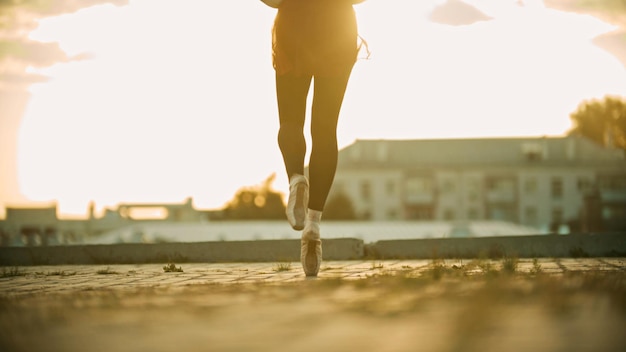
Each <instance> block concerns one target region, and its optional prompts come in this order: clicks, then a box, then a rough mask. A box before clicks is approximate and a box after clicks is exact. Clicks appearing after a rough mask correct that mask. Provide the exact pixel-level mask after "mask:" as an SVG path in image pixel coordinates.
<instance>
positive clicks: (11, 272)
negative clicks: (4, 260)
mask: <svg viewBox="0 0 626 352" xmlns="http://www.w3.org/2000/svg"><path fill="white" fill-rule="evenodd" d="M24 275H26V273H24V272H22V271H20V269H19V268H18V267H13V268H2V273H0V277H16V276H24Z"/></svg>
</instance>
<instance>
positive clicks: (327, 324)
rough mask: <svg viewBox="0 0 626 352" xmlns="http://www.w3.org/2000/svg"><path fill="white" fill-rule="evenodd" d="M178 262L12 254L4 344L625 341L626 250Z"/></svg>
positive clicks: (620, 344) (211, 347) (181, 346)
mask: <svg viewBox="0 0 626 352" xmlns="http://www.w3.org/2000/svg"><path fill="white" fill-rule="evenodd" d="M176 267H180V268H181V269H182V270H183V271H182V272H165V271H164V264H136V265H135V264H131V265H62V266H22V267H3V268H0V270H1V272H0V273H1V274H2V275H1V276H0V350H2V351H44V352H45V351H70V352H71V351H84V350H85V349H86V348H88V349H89V350H90V351H107V352H110V351H112V350H114V351H192V352H193V351H319V350H327V351H354V350H363V351H417V350H425V351H528V350H538V351H565V350H575V351H620V352H621V351H624V350H626V335H625V334H624V333H623V332H624V331H626V258H519V259H517V258H514V259H511V258H508V259H502V260H489V259H439V260H420V259H416V260H356V261H349V260H345V261H326V262H324V263H323V265H322V268H321V271H320V275H319V277H318V278H306V277H305V276H304V274H303V273H302V270H301V268H300V264H299V263H297V262H265V263H181V264H176ZM86 346H87V347H86Z"/></svg>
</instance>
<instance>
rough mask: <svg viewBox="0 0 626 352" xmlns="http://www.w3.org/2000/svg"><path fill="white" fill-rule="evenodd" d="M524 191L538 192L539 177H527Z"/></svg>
mask: <svg viewBox="0 0 626 352" xmlns="http://www.w3.org/2000/svg"><path fill="white" fill-rule="evenodd" d="M524 193H526V194H535V193H537V179H536V178H534V177H533V178H527V179H526V180H525V181H524Z"/></svg>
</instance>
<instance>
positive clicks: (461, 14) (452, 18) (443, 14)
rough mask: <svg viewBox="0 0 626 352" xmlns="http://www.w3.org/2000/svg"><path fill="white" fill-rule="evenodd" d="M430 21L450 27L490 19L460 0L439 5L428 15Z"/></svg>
mask: <svg viewBox="0 0 626 352" xmlns="http://www.w3.org/2000/svg"><path fill="white" fill-rule="evenodd" d="M430 20H431V21H433V22H435V23H440V24H447V25H451V26H466V25H471V24H474V23H476V22H481V21H489V20H491V17H489V16H487V15H485V14H484V13H482V12H481V11H480V10H479V9H477V8H475V7H474V6H472V5H469V4H466V3H464V2H462V1H460V0H447V1H446V3H445V4H443V5H439V6H437V7H436V8H435V9H434V10H433V12H432V13H431V14H430Z"/></svg>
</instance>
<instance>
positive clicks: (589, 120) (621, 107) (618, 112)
mask: <svg viewBox="0 0 626 352" xmlns="http://www.w3.org/2000/svg"><path fill="white" fill-rule="evenodd" d="M570 118H571V119H572V122H573V124H574V128H573V129H572V130H571V131H570V134H578V135H581V136H584V137H587V138H589V139H591V140H593V141H595V142H596V143H598V144H600V145H603V146H605V147H618V148H621V149H624V150H626V100H625V99H623V98H619V97H612V96H606V97H604V99H603V100H597V99H593V100H586V101H583V102H582V103H581V104H580V105H579V106H578V108H577V110H576V111H575V112H573V113H572V114H571V115H570Z"/></svg>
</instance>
